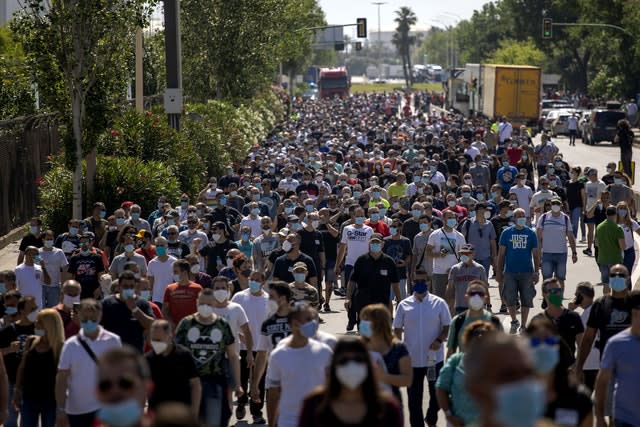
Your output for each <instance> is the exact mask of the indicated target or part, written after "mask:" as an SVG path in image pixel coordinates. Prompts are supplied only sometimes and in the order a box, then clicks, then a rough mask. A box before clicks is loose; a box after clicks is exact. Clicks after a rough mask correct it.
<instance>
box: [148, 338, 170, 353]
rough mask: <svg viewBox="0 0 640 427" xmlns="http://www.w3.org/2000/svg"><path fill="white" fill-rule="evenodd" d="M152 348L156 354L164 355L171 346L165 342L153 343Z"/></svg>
mask: <svg viewBox="0 0 640 427" xmlns="http://www.w3.org/2000/svg"><path fill="white" fill-rule="evenodd" d="M151 347H152V348H153V351H154V352H155V353H156V354H161V353H164V352H165V350H166V349H167V347H169V344H167V343H166V342H164V341H151Z"/></svg>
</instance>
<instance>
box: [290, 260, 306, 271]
mask: <svg viewBox="0 0 640 427" xmlns="http://www.w3.org/2000/svg"><path fill="white" fill-rule="evenodd" d="M293 270H305V271H307V264H305V263H304V262H302V261H298V262H296V263H295V264H293Z"/></svg>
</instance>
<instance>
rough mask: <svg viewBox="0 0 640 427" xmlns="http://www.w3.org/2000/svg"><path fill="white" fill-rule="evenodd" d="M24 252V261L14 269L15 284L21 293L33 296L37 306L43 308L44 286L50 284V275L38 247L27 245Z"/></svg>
mask: <svg viewBox="0 0 640 427" xmlns="http://www.w3.org/2000/svg"><path fill="white" fill-rule="evenodd" d="M24 253H25V256H24V261H23V262H22V264H20V265H19V266H17V267H16V270H15V272H16V286H17V288H18V289H19V290H20V292H22V294H23V295H30V296H32V297H34V298H35V299H36V304H37V305H38V307H39V308H44V294H45V292H44V286H45V285H50V284H51V277H50V276H49V273H48V272H47V269H46V267H45V264H44V261H43V260H42V258H41V257H40V255H39V252H38V248H36V247H35V246H29V247H27V249H25V252H24ZM52 305H53V304H52Z"/></svg>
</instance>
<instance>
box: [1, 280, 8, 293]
mask: <svg viewBox="0 0 640 427" xmlns="http://www.w3.org/2000/svg"><path fill="white" fill-rule="evenodd" d="M6 291H7V285H5V284H4V283H2V282H0V294H4V293H5V292H6Z"/></svg>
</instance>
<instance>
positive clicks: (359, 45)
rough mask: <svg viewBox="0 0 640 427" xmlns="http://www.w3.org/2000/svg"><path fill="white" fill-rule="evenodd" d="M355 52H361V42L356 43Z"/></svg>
mask: <svg viewBox="0 0 640 427" xmlns="http://www.w3.org/2000/svg"><path fill="white" fill-rule="evenodd" d="M356 50H362V42H356Z"/></svg>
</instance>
